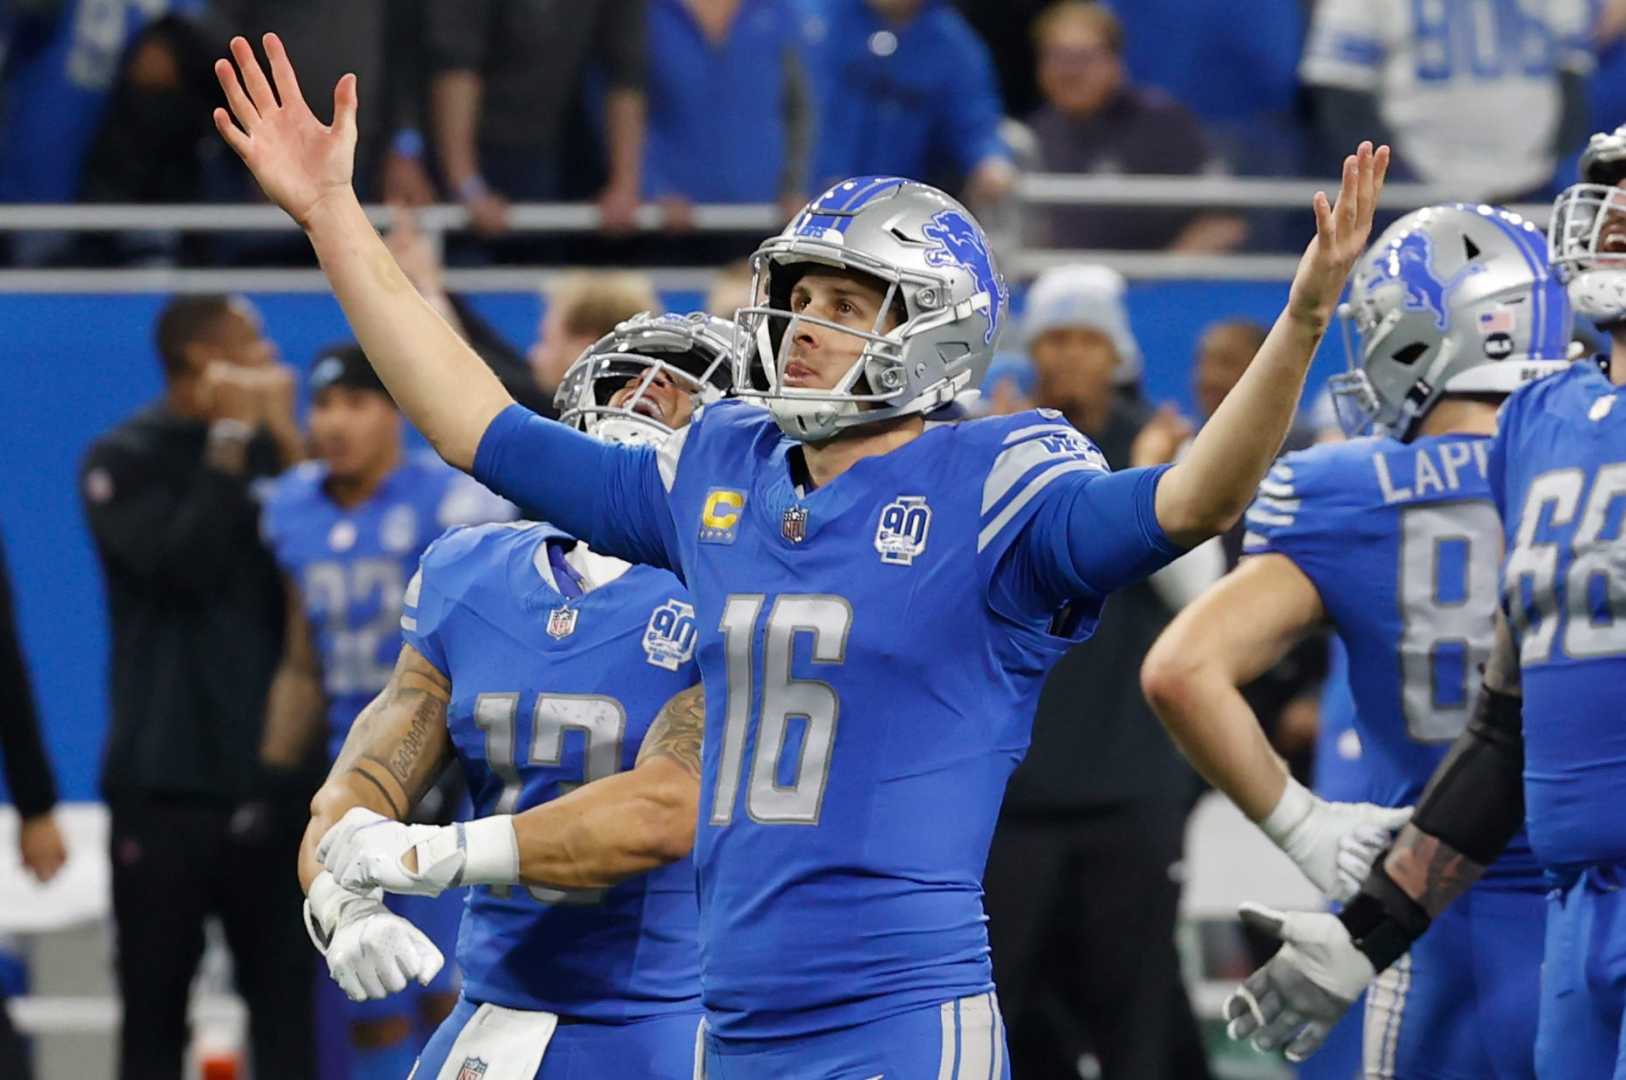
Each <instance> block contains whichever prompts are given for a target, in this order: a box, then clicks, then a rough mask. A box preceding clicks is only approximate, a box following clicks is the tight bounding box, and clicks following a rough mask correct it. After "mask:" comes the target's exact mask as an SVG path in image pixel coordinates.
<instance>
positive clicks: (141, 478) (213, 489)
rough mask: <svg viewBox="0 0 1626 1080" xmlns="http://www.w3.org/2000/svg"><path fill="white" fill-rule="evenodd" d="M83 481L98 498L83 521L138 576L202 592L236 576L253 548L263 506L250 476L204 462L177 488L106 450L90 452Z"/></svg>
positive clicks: (110, 556) (88, 502) (109, 555)
mask: <svg viewBox="0 0 1626 1080" xmlns="http://www.w3.org/2000/svg"><path fill="white" fill-rule="evenodd" d="M98 474H99V475H98ZM83 481H84V482H82V483H81V484H80V490H81V491H82V492H87V493H88V492H94V493H95V495H94V496H91V495H89V494H87V496H86V499H85V516H86V518H87V519H88V520H89V522H90V531H91V534H92V535H93V536H94V537H95V538H96V546H97V547H98V548H99V549H100V550H101V552H102V557H103V558H104V559H106V560H107V561H108V562H109V563H111V564H114V565H116V566H118V567H119V569H121V570H123V571H125V572H126V573H129V574H130V575H132V576H133V577H135V578H138V579H141V580H144V581H150V582H152V583H153V584H155V585H158V586H162V587H164V588H169V589H173V590H176V591H180V592H187V593H193V594H197V593H202V592H205V591H207V590H209V589H211V588H213V587H214V586H215V585H217V584H219V583H220V582H221V581H224V580H225V579H226V578H227V577H228V576H230V575H231V574H232V573H234V572H236V570H237V569H238V568H239V567H240V566H241V564H242V559H243V554H244V551H245V550H247V548H246V547H245V545H252V544H254V543H255V537H256V534H257V528H258V521H259V507H258V504H256V503H255V502H254V499H253V497H252V496H251V495H250V494H249V488H248V484H249V481H248V477H246V476H233V475H231V474H229V473H225V472H221V471H220V470H218V469H214V468H210V467H209V466H208V465H206V464H204V463H203V461H202V460H199V461H198V463H197V465H196V466H195V467H194V468H193V470H192V472H191V473H190V475H189V476H188V477H187V478H186V480H185V482H184V484H183V485H181V486H179V487H176V486H173V485H172V484H171V482H169V481H168V480H167V479H166V478H164V477H162V476H159V475H156V468H155V465H154V463H152V462H150V461H146V460H143V458H142V456H141V455H138V454H135V453H131V452H128V451H126V450H123V449H121V448H116V447H114V446H110V445H105V444H104V445H100V446H97V447H96V448H94V449H92V450H91V452H90V456H89V457H88V458H87V459H86V462H85V471H84V478H83Z"/></svg>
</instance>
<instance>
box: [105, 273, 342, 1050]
mask: <svg viewBox="0 0 1626 1080" xmlns="http://www.w3.org/2000/svg"><path fill="white" fill-rule="evenodd" d="M157 344H158V352H159V355H160V357H161V359H162V362H163V367H164V377H165V391H164V395H163V397H161V398H160V399H159V400H158V401H156V402H154V403H153V404H151V405H149V406H147V407H146V408H144V409H142V410H141V411H140V412H138V413H137V414H136V415H135V416H133V417H131V418H130V419H129V420H127V421H125V422H124V423H122V424H120V425H119V426H118V427H116V428H114V429H113V430H112V431H110V432H108V433H107V434H105V435H103V436H102V437H100V438H99V439H97V440H96V442H95V443H94V444H93V445H92V446H91V449H90V453H89V455H88V456H87V457H86V459H85V462H84V468H83V472H82V475H81V478H80V482H81V493H82V495H83V498H84V505H85V513H86V517H87V519H88V521H89V524H90V530H91V533H92V535H93V537H94V539H95V544H96V550H97V553H98V555H99V556H100V558H101V562H102V568H103V571H104V574H105V577H106V583H107V599H108V611H109V615H110V617H111V621H112V656H111V677H110V680H109V688H110V691H111V699H112V700H111V706H112V709H111V711H112V724H111V728H110V730H109V733H108V741H107V747H106V752H105V758H104V761H103V767H102V792H103V795H104V797H105V798H106V800H107V804H108V808H109V810H110V813H111V819H112V822H111V824H112V828H111V834H110V844H111V855H112V879H113V881H112V884H113V917H114V923H115V927H116V930H117V935H118V936H117V945H118V948H117V977H118V984H119V992H120V994H121V996H122V998H123V1001H124V1024H123V1029H122V1032H121V1036H120V1066H119V1077H120V1080H149V1078H151V1080H178V1078H179V1077H180V1075H181V1060H182V1051H183V1049H184V1047H185V1043H186V1036H187V1032H186V1004H187V992H188V988H189V986H190V984H191V982H192V977H193V975H194V973H195V972H196V969H197V965H198V961H199V959H200V957H201V955H202V952H203V941H204V930H203V927H204V921H205V919H206V918H207V917H208V916H209V915H211V914H213V915H216V916H218V917H219V918H220V920H221V923H222V925H223V927H224V929H225V933H226V940H227V942H228V944H229V945H230V946H231V950H232V956H233V961H234V970H235V972H236V978H237V984H238V990H239V992H240V993H241V994H242V995H243V997H244V998H245V1000H246V1001H247V1004H248V1007H249V1015H250V1038H251V1043H252V1056H253V1066H254V1075H255V1076H261V1077H277V1078H279V1080H280V1078H283V1077H288V1078H295V1080H297V1078H300V1077H306V1076H309V1075H311V1073H312V1057H313V1051H312V1034H311V1032H312V1025H311V1006H310V1001H311V988H312V983H313V979H312V966H311V963H310V949H309V948H308V947H307V946H306V944H305V932H304V928H303V926H302V925H301V923H300V918H299V905H300V895H299V890H298V883H297V881H296V880H295V878H294V875H293V874H291V873H289V872H288V868H289V867H290V866H292V865H293V860H294V856H295V853H296V851H297V847H298V841H299V835H300V827H301V825H302V824H303V821H302V818H303V814H302V813H300V812H299V811H300V810H302V804H303V802H304V801H305V799H307V798H308V796H309V792H308V791H303V792H302V791H299V790H288V789H287V788H288V785H287V781H286V780H283V781H281V783H282V785H283V790H281V791H277V792H269V793H268V792H267V790H266V784H267V783H268V781H267V779H265V778H264V777H263V776H262V774H261V771H260V768H259V763H258V750H259V743H260V731H261V718H262V717H263V716H264V712H265V696H266V692H267V689H268V687H269V684H270V681H271V675H272V672H273V670H274V669H275V667H276V663H277V658H278V655H279V653H280V650H281V646H282V625H283V595H282V589H281V584H280V582H279V580H278V577H277V572H276V568H275V566H274V565H273V563H272V561H271V558H270V556H269V555H268V554H267V553H266V552H265V550H264V549H263V547H262V546H261V544H260V542H259V536H258V519H259V505H258V503H257V501H256V499H255V495H254V490H255V485H256V483H258V482H259V481H263V480H267V479H269V478H270V477H272V476H274V475H275V474H276V473H278V472H280V471H281V470H282V468H284V467H285V466H286V465H288V464H290V463H291V461H292V460H293V459H295V458H297V457H298V456H299V454H300V441H299V435H298V430H297V427H296V426H295V425H294V420H293V389H294V384H293V376H292V373H291V372H290V371H288V370H287V369H286V368H284V367H282V366H281V365H280V364H278V363H277V362H276V360H275V357H274V354H273V351H272V349H271V347H270V345H269V343H267V342H266V340H265V339H264V337H263V336H262V335H261V332H260V327H259V321H258V318H257V317H256V315H255V313H254V311H253V309H252V308H251V307H249V306H248V305H247V304H246V303H245V302H243V301H241V300H238V299H233V298H228V297H224V296H199V297H186V298H180V299H176V300H173V301H171V302H170V303H169V304H168V305H167V306H166V307H165V308H164V310H163V312H162V313H161V315H160V316H159V319H158V330H157ZM294 786H295V787H296V788H297V786H298V785H297V784H296V785H294ZM313 786H314V785H313ZM267 805H269V806H271V807H280V808H281V809H283V810H285V811H286V813H282V814H280V815H279V814H275V813H273V814H269V815H268V814H266V813H265V812H264V808H265V807H266V806H267ZM248 807H256V808H257V809H256V810H254V811H249V810H248V809H247V808H248Z"/></svg>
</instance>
